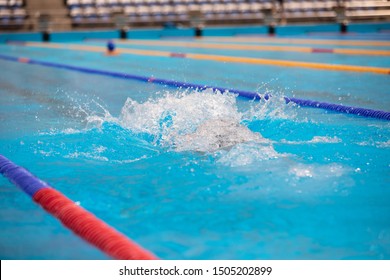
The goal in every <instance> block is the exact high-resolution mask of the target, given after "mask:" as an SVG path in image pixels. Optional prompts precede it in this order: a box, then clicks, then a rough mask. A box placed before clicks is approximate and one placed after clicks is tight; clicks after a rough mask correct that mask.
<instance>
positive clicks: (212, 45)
mask: <svg viewBox="0 0 390 280" xmlns="http://www.w3.org/2000/svg"><path fill="white" fill-rule="evenodd" d="M89 41H91V40H89ZM96 41H99V40H96ZM92 42H93V41H92ZM115 42H117V43H119V44H124V45H131V46H134V45H144V46H158V47H161V46H169V47H185V48H201V49H218V50H221V49H223V50H247V51H273V52H303V53H333V54H344V55H368V56H390V51H389V50H366V49H337V48H312V47H296V46H275V45H243V44H220V43H206V42H199V41H198V42H190V41H178V40H175V41H168V40H135V39H130V40H124V39H121V40H119V39H118V40H115Z"/></svg>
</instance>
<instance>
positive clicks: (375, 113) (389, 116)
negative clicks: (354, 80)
mask: <svg viewBox="0 0 390 280" xmlns="http://www.w3.org/2000/svg"><path fill="white" fill-rule="evenodd" d="M0 59H3V60H8V61H14V62H20V63H26V64H35V65H41V66H46V67H54V68H60V69H66V70H72V71H77V72H82V73H88V74H95V75H102V76H110V77H115V78H120V79H128V80H136V81H141V82H147V83H155V84H162V85H166V86H170V87H174V88H186V89H197V90H200V91H201V90H205V89H209V88H211V89H214V90H218V91H220V92H222V93H224V92H230V93H233V94H238V95H239V96H241V97H245V98H249V99H257V100H259V99H261V97H260V95H259V93H257V92H253V91H245V90H239V89H229V88H225V87H219V86H207V85H199V84H194V83H185V82H180V81H173V80H167V79H159V78H155V77H145V76H139V75H133V74H127V73H121V72H112V71H106V70H98V69H92V68H85V67H79V66H73V65H67V64H61V63H54V62H46V61H41V60H35V59H29V58H24V57H13V56H8V55H1V54H0ZM264 97H265V98H266V99H267V95H265V96H264ZM284 99H285V100H286V102H293V103H296V104H298V105H300V106H302V107H311V108H321V109H326V110H328V111H334V112H338V113H344V114H352V115H357V116H362V117H369V118H376V119H382V120H390V112H386V111H381V110H373V109H367V108H361V107H354V106H346V105H339V104H332V103H327V102H320V101H314V100H306V99H299V98H290V97H284Z"/></svg>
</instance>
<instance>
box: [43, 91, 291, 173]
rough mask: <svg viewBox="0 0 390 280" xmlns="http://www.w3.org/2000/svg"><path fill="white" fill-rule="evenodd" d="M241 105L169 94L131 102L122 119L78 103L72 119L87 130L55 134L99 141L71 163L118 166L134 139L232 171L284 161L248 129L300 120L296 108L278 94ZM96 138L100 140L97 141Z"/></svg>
mask: <svg viewBox="0 0 390 280" xmlns="http://www.w3.org/2000/svg"><path fill="white" fill-rule="evenodd" d="M237 100H238V99H237V95H235V94H231V93H228V92H225V93H221V92H219V91H213V90H212V89H208V90H204V91H196V90H179V91H176V92H164V93H158V94H156V95H154V96H153V97H151V98H150V99H148V100H147V101H146V102H144V103H139V102H137V101H135V100H133V99H131V98H128V99H127V100H126V102H125V104H124V106H123V107H122V109H121V112H120V115H119V116H118V117H114V116H113V115H112V114H111V113H110V112H109V110H108V109H107V106H106V105H104V104H102V102H101V101H100V100H98V101H96V100H94V99H89V100H86V101H81V100H79V99H75V98H74V97H72V99H71V103H72V104H73V105H72V106H71V108H70V109H69V110H70V111H71V112H69V114H73V115H74V116H76V118H77V119H79V121H80V124H83V126H84V128H80V129H75V128H67V129H64V130H61V131H56V130H52V131H50V132H49V134H58V133H61V134H63V135H68V137H77V136H80V135H84V137H86V138H93V139H94V140H93V141H91V142H90V143H89V146H88V147H84V148H82V147H78V148H77V149H74V150H72V149H68V150H69V151H68V154H67V155H66V157H68V158H86V159H95V160H100V161H113V160H114V161H115V160H118V159H117V156H114V155H113V153H115V152H116V153H117V152H118V151H119V150H118V149H119V148H127V149H129V148H128V146H126V145H127V143H126V141H129V139H128V137H126V136H124V135H129V137H132V139H131V141H132V143H136V142H137V141H135V140H134V139H140V140H142V141H146V142H147V144H146V145H145V143H142V144H140V145H138V144H137V145H138V146H140V147H141V149H140V150H141V151H145V150H153V152H154V153H155V151H156V148H157V149H162V150H168V151H175V152H200V153H202V154H211V155H212V157H213V158H214V159H215V161H216V162H218V163H220V164H223V165H229V166H239V165H248V164H253V163H254V162H256V161H262V160H269V159H272V158H278V157H280V156H283V155H281V154H278V153H277V152H276V151H275V150H274V148H273V145H272V144H273V143H272V141H270V140H268V139H266V138H264V137H263V136H262V135H261V134H260V133H259V132H256V131H252V130H251V129H249V128H248V126H247V125H248V124H249V123H251V122H253V121H258V120H262V119H287V118H288V119H291V118H294V116H296V113H295V107H294V106H293V105H291V104H286V103H285V101H284V99H283V97H281V96H278V95H277V94H275V95H272V96H270V95H269V96H267V98H265V96H263V97H262V99H261V101H260V102H259V101H252V102H243V103H241V104H237ZM243 104H244V105H243ZM240 106H241V107H240ZM45 133H46V132H45ZM45 133H43V135H44V134H45ZM96 134H99V136H98V137H96ZM113 137H114V138H115V139H111V140H109V141H108V140H107V142H111V143H103V142H104V141H102V140H100V141H95V140H98V139H99V138H100V139H110V138H113ZM86 144H88V143H86ZM110 145H114V147H111V146H110ZM137 145H136V146H137ZM97 147H104V149H103V150H102V149H97ZM153 147H155V148H153ZM54 150H56V149H54ZM130 150H131V149H130ZM45 154H46V155H47V154H51V152H50V153H45ZM125 154H128V153H125ZM136 154H137V157H136V158H137V159H138V158H143V157H142V156H143V154H142V153H136ZM146 154H148V155H149V154H150V153H149V152H148V153H146ZM120 160H127V159H126V158H121V159H120ZM128 160H130V162H131V161H132V160H134V159H133V158H132V157H131V158H129V159H128Z"/></svg>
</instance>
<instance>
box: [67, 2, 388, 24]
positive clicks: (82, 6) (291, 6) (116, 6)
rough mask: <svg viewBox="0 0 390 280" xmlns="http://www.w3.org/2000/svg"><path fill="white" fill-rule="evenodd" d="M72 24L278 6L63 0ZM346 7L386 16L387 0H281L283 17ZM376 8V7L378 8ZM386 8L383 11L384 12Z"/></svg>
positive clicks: (211, 17)
mask: <svg viewBox="0 0 390 280" xmlns="http://www.w3.org/2000/svg"><path fill="white" fill-rule="evenodd" d="M65 1H66V2H65V3H66V5H67V6H68V8H69V15H70V17H71V19H72V21H73V22H74V23H82V22H99V21H101V22H110V21H111V20H112V15H114V14H116V13H123V14H124V15H125V17H126V19H127V20H128V21H129V22H133V23H134V22H167V21H188V20H189V15H190V13H191V11H196V10H198V11H200V12H201V13H202V15H203V17H204V18H205V20H206V21H215V20H226V21H229V20H234V19H238V20H240V19H241V20H243V19H261V18H262V17H263V11H264V9H271V8H272V7H274V8H276V9H279V10H280V6H279V1H273V0H65ZM339 3H344V4H345V6H346V12H347V15H349V16H351V17H353V16H359V15H360V16H364V15H371V16H375V15H376V14H378V15H386V13H388V15H389V16H390V10H389V7H390V3H389V2H388V1H385V0H382V1H365V0H346V1H340V0H339V1H338V0H314V1H313V0H312V1H304V0H302V1H301V0H285V1H284V11H283V16H284V17H285V18H286V19H290V20H291V19H304V18H311V19H317V20H318V19H321V18H323V19H326V18H335V16H336V13H335V11H334V7H336V6H337V5H338V4H339ZM378 9H379V10H378ZM386 10H387V11H386Z"/></svg>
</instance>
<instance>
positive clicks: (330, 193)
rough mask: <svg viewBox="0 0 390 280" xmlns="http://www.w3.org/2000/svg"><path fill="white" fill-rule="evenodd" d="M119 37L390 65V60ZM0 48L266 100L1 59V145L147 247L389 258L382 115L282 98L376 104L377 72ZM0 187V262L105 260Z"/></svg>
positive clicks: (381, 106) (171, 255)
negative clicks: (305, 105)
mask: <svg viewBox="0 0 390 280" xmlns="http://www.w3.org/2000/svg"><path fill="white" fill-rule="evenodd" d="M370 39H372V38H371V37H370ZM80 44H82V45H100V46H104V45H105V43H104V42H83V43H80ZM121 47H129V48H130V46H125V45H123V46H121ZM133 47H134V48H137V49H155V50H164V51H172V52H188V53H213V54H220V55H229V56H247V57H248V56H253V57H264V58H272V59H278V58H279V59H291V60H296V61H310V62H322V63H335V64H351V65H363V66H376V67H384V68H389V66H390V60H389V58H388V57H358V56H348V57H346V56H342V55H335V54H312V53H293V52H286V53H281V54H280V53H275V52H248V51H223V50H199V49H183V48H178V47H175V48H172V47H170V48H168V47H153V48H152V47H146V46H133ZM333 47H335V46H333ZM373 48H374V47H373ZM373 48H371V49H373ZM378 49H386V48H384V47H380V48H378ZM387 49H390V48H387ZM0 53H1V54H4V55H9V56H14V57H28V58H31V59H37V60H43V61H48V62H56V63H64V64H69V65H74V66H82V67H88V68H93V69H100V70H107V71H116V72H122V73H129V74H135V75H142V76H147V77H152V76H153V77H156V78H164V79H170V80H175V81H182V82H189V83H196V84H205V85H210V86H221V87H227V88H234V89H241V90H250V91H256V92H258V93H259V94H260V95H263V94H264V93H268V94H271V98H270V99H269V100H264V99H263V100H262V101H251V100H248V99H244V98H241V97H237V96H235V95H233V94H229V93H225V94H221V93H218V92H217V93H215V92H212V91H211V90H206V91H204V92H199V91H197V90H188V89H181V88H172V87H167V86H163V85H156V84H152V83H144V82H137V81H133V80H126V79H118V78H114V77H109V76H99V75H93V74H86V73H80V72H75V71H70V70H66V69H58V68H50V67H45V66H40V65H30V64H24V63H18V62H12V61H5V60H0V65H1V68H2V69H5V71H2V74H1V76H0V85H1V86H0V154H2V155H4V156H6V157H8V158H9V159H10V160H12V161H14V162H15V163H16V164H18V165H21V166H23V167H25V168H27V169H28V170H29V171H31V172H32V173H33V174H35V175H36V176H38V177H39V178H41V179H42V180H44V181H46V182H48V183H49V184H50V185H51V186H53V187H55V188H56V189H57V190H59V191H61V192H62V193H64V194H65V195H66V196H68V197H69V198H70V199H72V200H74V201H76V202H77V203H79V204H80V205H81V206H82V207H84V208H86V209H87V210H88V211H90V212H92V213H94V214H95V215H96V216H98V217H99V218H101V219H102V220H104V221H106V222H107V223H108V224H110V225H111V226H113V227H114V228H116V229H118V230H119V231H121V232H123V233H124V234H125V235H127V236H128V237H130V238H131V239H133V240H135V241H136V242H137V243H139V244H140V245H142V246H143V247H145V248H147V249H148V250H150V251H152V252H153V253H155V254H156V255H157V256H158V257H160V258H162V259H389V258H390V204H389V203H388V202H389V199H390V188H389V186H390V176H389V175H390V173H389V168H390V160H389V159H390V149H389V148H390V123H389V122H388V121H383V120H377V119H369V118H363V117H358V116H353V115H344V114H338V113H334V112H328V111H325V110H322V109H313V108H300V107H299V106H297V105H294V104H291V103H289V104H285V102H284V100H283V96H289V97H293V96H295V97H297V98H304V99H312V100H317V101H324V102H331V103H336V104H344V105H350V106H359V107H364V108H370V109H375V110H384V111H390V95H389V94H390V92H389V88H390V80H389V76H388V75H379V74H373V73H354V72H341V71H325V70H315V69H304V68H284V67H278V66H265V65H247V64H238V63H236V64H233V63H223V62H215V61H200V60H190V59H180V58H171V57H152V56H141V55H129V54H122V55H119V56H105V55H104V54H103V53H98V52H95V53H93V52H85V51H74V50H64V49H46V48H39V47H28V46H15V45H5V44H4V45H0ZM0 191H1V193H2V200H1V201H2V202H1V210H0V225H1V231H0V257H1V258H2V259H106V258H107V257H106V256H105V255H103V254H102V253H101V252H99V251H98V250H97V249H95V248H93V247H92V246H90V245H88V244H86V243H85V242H84V241H82V240H81V239H79V238H78V237H76V236H75V235H74V234H73V233H72V232H70V231H69V230H67V229H66V228H64V227H63V226H62V225H61V224H60V223H59V222H58V221H57V220H56V219H54V218H53V217H51V216H50V215H49V214H47V213H46V212H45V211H44V210H42V209H41V208H40V207H39V206H37V205H36V204H34V203H33V202H32V201H31V199H30V198H29V197H28V196H27V195H25V194H24V193H23V192H22V191H21V190H19V189H17V188H16V187H15V186H13V185H12V184H11V183H10V182H9V181H8V180H6V179H5V178H4V177H0Z"/></svg>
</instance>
